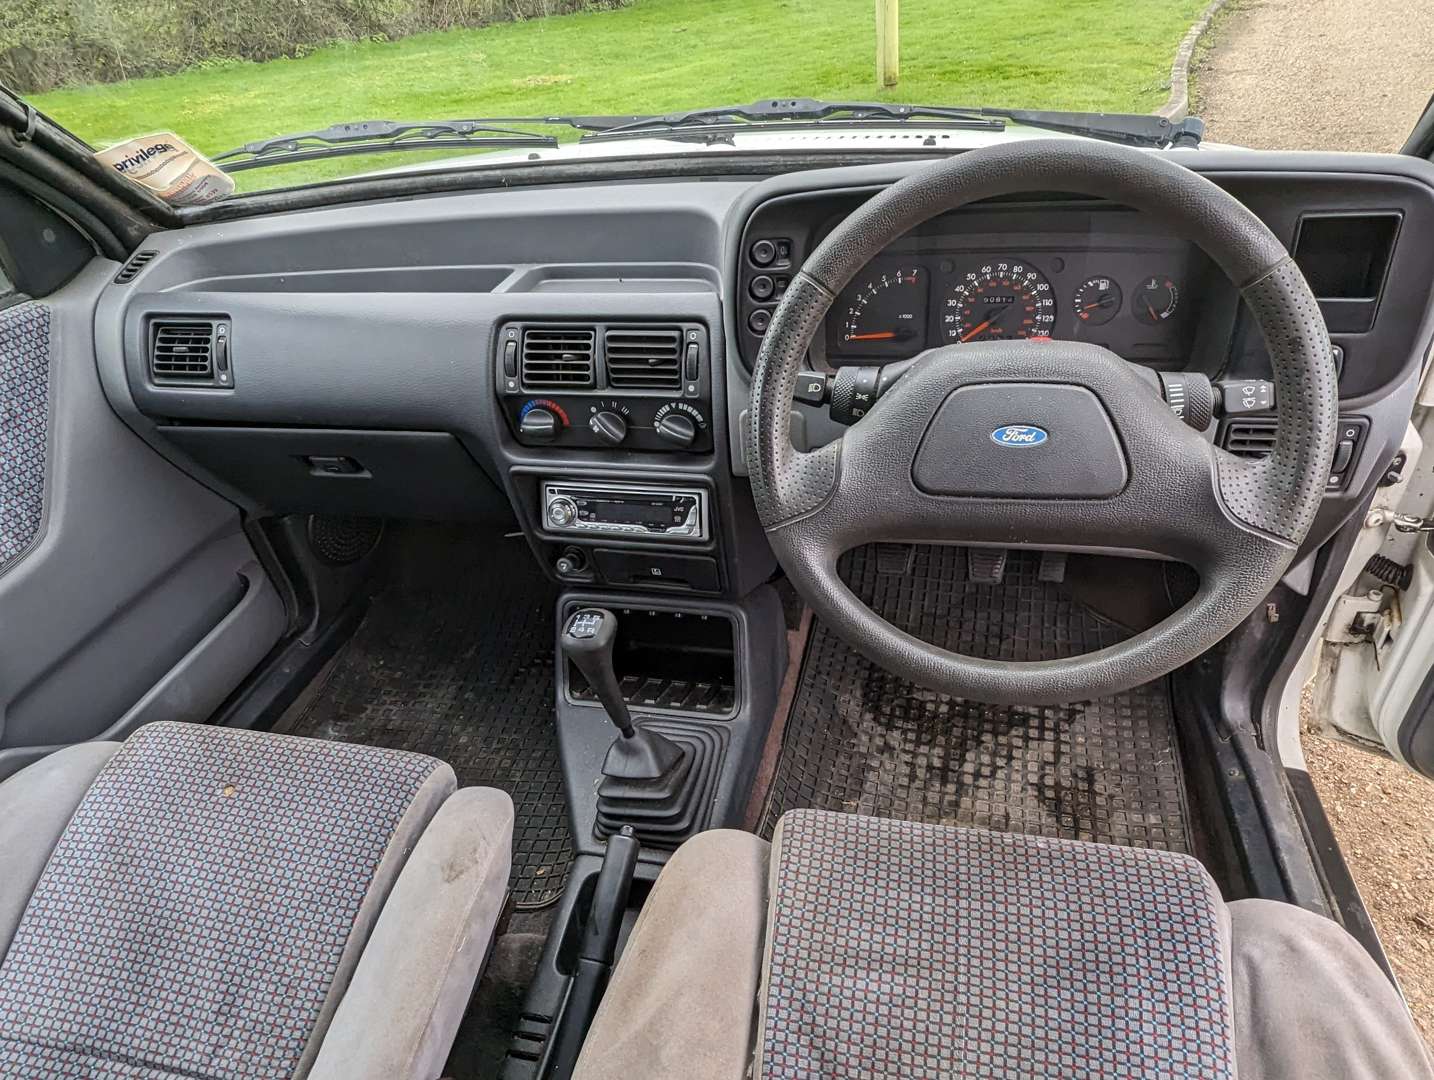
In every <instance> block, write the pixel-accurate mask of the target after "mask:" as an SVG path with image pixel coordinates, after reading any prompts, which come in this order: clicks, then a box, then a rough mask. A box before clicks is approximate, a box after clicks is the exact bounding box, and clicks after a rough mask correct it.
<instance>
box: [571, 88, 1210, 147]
mask: <svg viewBox="0 0 1434 1080" xmlns="http://www.w3.org/2000/svg"><path fill="white" fill-rule="evenodd" d="M551 120H552V122H555V123H567V124H569V125H571V126H573V127H580V128H584V129H586V130H588V131H589V132H591V133H590V134H588V135H585V136H583V141H585V142H586V141H589V140H601V139H607V138H629V137H632V136H634V135H663V134H672V133H681V132H684V131H703V130H707V131H709V132H715V131H717V130H720V131H722V132H723V133H724V134H725V133H730V132H731V131H733V130H738V131H740V130H742V128H743V127H745V126H748V125H755V124H761V125H764V126H770V125H772V124H773V122H782V121H788V122H790V121H803V122H806V123H809V124H816V123H821V122H828V123H869V122H875V123H907V122H910V121H913V120H915V121H921V120H938V121H944V123H943V124H941V125H940V126H950V127H961V128H976V129H984V130H996V131H999V130H1001V129H1002V128H1003V127H1004V126H1005V125H1004V123H1003V122H1004V121H1007V120H1009V121H1011V122H1012V123H1016V124H1022V125H1025V126H1026V127H1033V128H1041V129H1042V130H1045V131H1060V132H1064V133H1066V134H1071V135H1085V136H1087V137H1089V138H1094V139H1103V140H1106V141H1107V142H1120V143H1125V144H1127V145H1129V146H1151V147H1164V146H1198V145H1199V143H1200V137H1201V136H1202V135H1203V134H1204V133H1205V125H1204V123H1203V122H1202V121H1200V120H1199V119H1197V118H1195V117H1189V118H1187V119H1185V120H1183V121H1181V122H1180V123H1178V124H1175V123H1171V122H1170V121H1169V120H1166V119H1165V118H1164V117H1161V116H1153V115H1146V114H1140V113H1083V112H1056V111H1052V110H1045V109H1003V108H991V107H985V106H983V107H976V108H967V107H963V106H954V105H900V104H894V103H891V102H885V101H820V100H817V99H815V98H768V99H766V100H763V101H757V102H753V103H752V104H751V105H719V106H717V107H715V108H710V109H690V110H688V111H686V112H674V113H666V114H659V115H653V116H637V117H601V116H574V117H553V118H551Z"/></svg>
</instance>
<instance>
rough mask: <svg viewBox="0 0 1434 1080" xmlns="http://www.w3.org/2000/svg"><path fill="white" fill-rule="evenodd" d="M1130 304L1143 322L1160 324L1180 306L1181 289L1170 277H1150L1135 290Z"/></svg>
mask: <svg viewBox="0 0 1434 1080" xmlns="http://www.w3.org/2000/svg"><path fill="white" fill-rule="evenodd" d="M1130 306H1131V308H1132V309H1133V310H1134V312H1135V317H1136V318H1137V319H1139V320H1140V321H1141V322H1143V323H1149V324H1150V325H1151V326H1158V325H1160V324H1161V323H1163V322H1165V321H1166V320H1167V319H1169V318H1170V316H1172V315H1174V314H1175V309H1176V308H1177V307H1179V306H1180V289H1179V288H1178V287H1177V286H1176V284H1175V282H1173V281H1171V280H1170V279H1169V278H1168V277H1158V276H1156V277H1148V278H1146V279H1145V280H1144V281H1142V282H1141V283H1140V287H1139V288H1138V289H1136V290H1135V295H1134V296H1133V297H1131V300H1130Z"/></svg>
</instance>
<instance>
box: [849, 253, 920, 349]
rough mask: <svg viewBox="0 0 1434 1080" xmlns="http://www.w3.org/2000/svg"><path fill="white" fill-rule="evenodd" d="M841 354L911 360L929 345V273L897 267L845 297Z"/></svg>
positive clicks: (861, 285) (857, 285)
mask: <svg viewBox="0 0 1434 1080" xmlns="http://www.w3.org/2000/svg"><path fill="white" fill-rule="evenodd" d="M843 299H844V300H845V301H846V307H845V310H843V312H842V316H841V324H840V326H839V328H838V329H837V335H836V341H835V342H834V343H833V344H834V345H835V346H836V349H837V351H840V352H842V353H844V354H847V355H851V356H911V355H914V354H915V353H917V352H920V351H921V349H923V348H924V347H925V345H926V310H927V309H926V300H927V295H926V271H925V270H924V269H923V268H922V267H920V266H894V267H891V268H890V269H888V270H883V271H881V272H880V273H877V274H874V275H873V276H871V277H868V278H866V279H865V280H862V281H859V282H857V283H856V284H855V285H853V286H852V287H851V288H849V289H848V290H847V291H846V292H845V293H844V294H843Z"/></svg>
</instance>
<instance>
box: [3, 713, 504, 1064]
mask: <svg viewBox="0 0 1434 1080" xmlns="http://www.w3.org/2000/svg"><path fill="white" fill-rule="evenodd" d="M23 776H24V774H23V773H22V774H20V777H23ZM15 779H18V777H17V778H15ZM10 783H11V781H7V784H6V786H8V785H9V784H10ZM454 789H455V781H454V777H453V772H452V770H451V769H450V768H449V767H448V766H447V765H446V764H444V763H442V762H440V761H437V760H435V759H433V758H430V757H425V756H423V755H420V754H413V753H407V752H403V751H397V750H389V749H380V748H375V747H366V746H355V745H349V744H344V743H333V742H322V741H318V740H313V739H298V738H292V737H289V736H281V735H271V734H267V733H261V732H250V731H237V730H232V729H224V728H215V727H207V726H202V725H196V724H169V723H164V724H153V725H150V726H148V727H146V728H143V729H141V730H140V731H139V732H137V733H136V734H135V735H133V736H132V737H131V738H130V739H129V740H128V742H126V743H125V744H124V745H123V746H120V747H118V749H117V750H114V751H113V756H112V757H109V758H108V762H107V763H106V764H104V765H103V766H102V767H100V768H99V769H98V772H97V774H96V775H95V776H94V778H93V782H92V783H91V784H90V785H89V787H88V790H87V791H84V793H83V796H82V797H81V798H80V799H79V802H78V805H77V806H76V807H75V809H74V812H73V815H72V816H71V817H70V819H69V821H68V824H67V825H66V826H65V827H64V830H63V832H62V833H61V834H60V836H59V839H58V842H57V843H56V844H55V845H54V848H53V851H52V853H51V854H50V856H49V858H48V861H47V862H46V863H45V865H44V869H43V872H42V873H41V874H40V876H39V879H38V881H37V882H36V884H35V886H34V888H33V891H32V892H31V894H30V896H29V899H28V903H27V904H26V906H25V908H24V912H23V915H22V916H21V918H20V920H19V922H18V925H17V926H16V927H15V929H14V934H13V937H12V939H11V940H10V943H9V947H8V949H7V950H5V952H4V959H3V964H0V1076H5V1077H16V1078H19V1077H36V1078H39V1077H44V1078H46V1080H61V1078H75V1080H81V1078H83V1080H179V1078H185V1080H288V1078H291V1077H297V1076H305V1075H307V1074H309V1072H310V1070H311V1069H312V1068H313V1067H314V1063H315V1059H316V1058H317V1057H318V1055H319V1052H320V1049H321V1045H322V1037H323V1034H324V1031H325V1029H326V1028H327V1027H328V1026H329V1024H330V1023H331V1022H333V1020H334V1017H335V1014H336V1013H337V1012H338V1010H339V1008H340V1004H341V1001H342V1000H343V998H344V994H345V991H346V990H347V989H349V987H350V983H351V981H352V980H354V976H355V972H356V970H357V969H358V966H359V963H360V960H361V958H362V959H363V960H364V961H365V962H367V960H368V958H366V957H362V954H363V952H364V949H365V946H366V945H367V944H368V943H369V940H370V936H371V934H374V933H375V930H374V928H375V924H376V922H378V920H379V916H380V913H381V912H382V910H383V908H384V904H385V901H386V900H387V899H388V898H389V896H390V894H391V893H394V891H395V888H396V882H398V881H399V879H400V872H401V871H403V870H405V866H404V864H405V862H406V861H408V860H409V858H410V856H412V857H413V858H414V859H415V860H417V859H418V855H416V854H414V852H415V850H416V849H417V850H420V851H421V850H423V849H421V848H418V845H419V843H420V841H421V839H423V837H424V833H425V830H427V829H429V827H430V826H431V825H433V823H434V821H435V819H436V815H438V814H439V813H440V811H441V809H442V807H443V806H444V804H445V803H446V802H448V801H450V800H451V799H453V798H456V796H454ZM468 790H469V791H477V790H481V789H468ZM462 794H463V793H459V795H462ZM489 794H492V795H494V796H497V797H498V798H499V799H501V801H502V803H504V804H506V796H501V793H496V792H494V793H489ZM501 809H502V807H501V805H499V811H500V813H501ZM510 809H511V808H510V807H509V812H510ZM502 824H503V823H502V822H501V820H500V821H499V822H498V823H497V827H496V828H495V829H494V833H495V835H496V836H497V837H498V839H499V842H498V843H497V844H494V845H492V848H493V850H492V855H493V858H492V859H491V860H490V861H491V862H493V863H494V864H496V867H495V870H494V873H495V874H496V873H500V874H501V875H502V877H504V878H505V877H506V874H507V850H506V846H505V845H504V843H503V842H502ZM508 829H509V835H511V818H510V819H509V822H508ZM485 843H486V841H485ZM484 851H485V852H486V851H487V848H486V847H485V849H484ZM420 870H421V867H417V866H415V868H414V870H413V872H414V873H418V872H420ZM484 876H489V877H491V876H493V875H480V874H473V875H471V876H470V878H469V880H470V881H471V882H472V884H473V886H474V888H475V889H477V887H478V885H479V883H480V879H481V878H482V877H484ZM498 888H499V889H500V890H501V888H502V886H501V884H499V886H498ZM470 902H471V901H470ZM497 903H498V904H501V892H500V894H499V899H498V901H497ZM487 930H488V932H489V933H490V934H491V925H489V926H488V928H487ZM386 932H387V933H388V934H390V935H391V934H392V932H393V931H392V928H390V929H389V930H388V931H386ZM486 941H487V938H486V937H485V938H483V939H482V940H481V942H480V943H479V944H478V948H479V949H480V950H481V949H482V948H483V947H484V946H486ZM0 947H3V942H0ZM446 947H447V946H444V948H446ZM475 971H476V968H475ZM433 974H434V978H435V980H437V979H439V978H441V977H442V976H443V975H444V972H442V971H435V972H434V973H433ZM471 986H472V982H471V980H470V981H469V982H468V984H467V988H469V989H471ZM415 992H416V993H419V992H421V988H415ZM465 1001H466V996H465ZM445 1049H446V1048H445Z"/></svg>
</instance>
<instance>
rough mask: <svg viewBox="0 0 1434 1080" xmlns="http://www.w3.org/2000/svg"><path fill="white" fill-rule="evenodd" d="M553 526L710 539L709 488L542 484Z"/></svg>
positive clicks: (546, 524) (555, 529) (551, 528)
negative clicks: (708, 521) (708, 519)
mask: <svg viewBox="0 0 1434 1080" xmlns="http://www.w3.org/2000/svg"><path fill="white" fill-rule="evenodd" d="M543 525H544V527H545V528H547V530H548V531H549V532H556V533H585V534H587V535H590V536H591V535H595V536H627V537H635V536H649V537H653V538H659V537H660V538H661V539H664V540H706V539H707V493H706V492H705V491H700V490H696V489H693V488H668V487H652V486H648V485H645V484H583V483H565V482H562V481H547V482H545V483H544V484H543Z"/></svg>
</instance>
